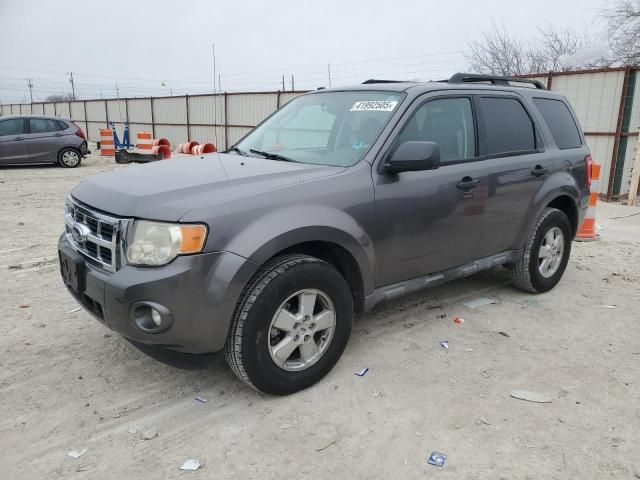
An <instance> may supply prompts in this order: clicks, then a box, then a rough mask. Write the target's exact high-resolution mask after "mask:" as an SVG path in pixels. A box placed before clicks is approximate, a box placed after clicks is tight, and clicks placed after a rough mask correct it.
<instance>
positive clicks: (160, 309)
mask: <svg viewBox="0 0 640 480" xmlns="http://www.w3.org/2000/svg"><path fill="white" fill-rule="evenodd" d="M129 317H130V319H131V321H132V322H133V324H134V325H135V326H136V327H138V328H139V329H140V330H142V331H143V332H145V333H161V332H165V331H167V330H168V329H170V328H171V326H172V325H173V315H172V314H171V311H170V310H169V309H168V308H167V307H165V306H164V305H160V304H159V303H155V302H150V301H146V300H143V301H141V302H136V303H134V304H133V305H131V307H130V308H129Z"/></svg>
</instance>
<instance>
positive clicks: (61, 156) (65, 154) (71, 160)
mask: <svg viewBox="0 0 640 480" xmlns="http://www.w3.org/2000/svg"><path fill="white" fill-rule="evenodd" d="M81 160H82V156H81V155H80V152H79V151H78V150H76V149H75V148H63V149H62V150H60V153H58V163H59V164H60V165H62V166H63V167H66V168H75V167H77V166H78V165H80V161H81Z"/></svg>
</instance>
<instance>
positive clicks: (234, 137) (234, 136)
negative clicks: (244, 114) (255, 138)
mask: <svg viewBox="0 0 640 480" xmlns="http://www.w3.org/2000/svg"><path fill="white" fill-rule="evenodd" d="M228 130H229V132H228V136H229V146H231V145H233V144H234V143H236V142H237V141H238V140H240V139H241V138H242V137H244V136H245V135H246V134H247V133H249V132H250V131H251V129H250V128H242V127H228Z"/></svg>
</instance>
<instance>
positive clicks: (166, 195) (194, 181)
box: [71, 153, 344, 221]
mask: <svg viewBox="0 0 640 480" xmlns="http://www.w3.org/2000/svg"><path fill="white" fill-rule="evenodd" d="M343 170H344V167H328V166H324V165H308V164H303V163H293V162H284V161H277V160H268V159H263V158H255V157H243V156H239V155H232V154H224V153H214V154H208V155H202V156H198V157H191V156H189V157H175V158H173V159H171V160H165V161H157V162H152V163H147V164H140V165H129V166H128V167H127V168H123V169H121V170H117V171H113V172H109V173H102V174H99V175H95V176H93V177H89V178H87V179H86V180H84V181H83V182H81V183H80V184H79V185H78V186H77V187H76V188H74V189H73V191H72V192H71V194H72V196H73V197H74V198H75V199H77V200H79V201H80V202H82V203H85V204H86V205H88V206H90V207H93V208H96V209H98V210H101V211H103V212H106V213H111V214H113V215H118V216H123V217H133V218H147V219H151V220H164V221H178V220H179V219H180V218H181V217H183V216H185V215H186V214H187V213H188V212H189V211H190V210H193V209H196V208H197V209H201V208H207V207H214V206H216V205H219V204H221V203H225V202H232V201H236V200H241V199H242V198H246V197H248V196H251V195H256V194H260V193H265V192H268V191H272V190H276V189H280V188H283V187H286V186H287V185H292V184H296V183H302V182H306V181H310V180H315V179H318V178H321V177H326V176H330V175H335V174H337V173H340V172H341V171H343Z"/></svg>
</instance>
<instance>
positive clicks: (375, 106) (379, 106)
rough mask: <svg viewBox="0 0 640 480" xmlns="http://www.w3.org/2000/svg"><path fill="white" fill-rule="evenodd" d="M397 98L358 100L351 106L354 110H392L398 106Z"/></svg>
mask: <svg viewBox="0 0 640 480" xmlns="http://www.w3.org/2000/svg"><path fill="white" fill-rule="evenodd" d="M396 105H398V102H397V101H396V100H367V101H363V102H356V103H354V104H353V107H351V111H352V112H392V111H393V109H394V108H396Z"/></svg>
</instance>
